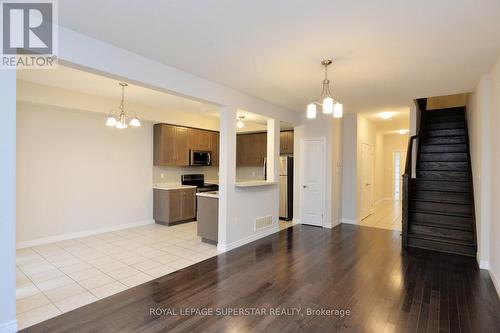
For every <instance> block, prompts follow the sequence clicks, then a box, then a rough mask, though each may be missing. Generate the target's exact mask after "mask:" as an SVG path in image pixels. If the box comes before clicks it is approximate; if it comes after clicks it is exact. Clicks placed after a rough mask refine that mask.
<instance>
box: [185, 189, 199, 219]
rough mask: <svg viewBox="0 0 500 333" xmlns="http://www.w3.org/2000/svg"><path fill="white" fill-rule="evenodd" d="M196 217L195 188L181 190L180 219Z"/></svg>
mask: <svg viewBox="0 0 500 333" xmlns="http://www.w3.org/2000/svg"><path fill="white" fill-rule="evenodd" d="M194 218H196V190H195V189H189V190H182V219H183V220H191V219H194Z"/></svg>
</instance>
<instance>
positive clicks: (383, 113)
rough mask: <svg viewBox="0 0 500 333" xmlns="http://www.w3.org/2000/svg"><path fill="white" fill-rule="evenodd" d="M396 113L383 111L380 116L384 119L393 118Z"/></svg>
mask: <svg viewBox="0 0 500 333" xmlns="http://www.w3.org/2000/svg"><path fill="white" fill-rule="evenodd" d="M393 115H394V112H381V113H379V114H378V116H379V118H382V119H386V120H387V119H391V118H392V116H393Z"/></svg>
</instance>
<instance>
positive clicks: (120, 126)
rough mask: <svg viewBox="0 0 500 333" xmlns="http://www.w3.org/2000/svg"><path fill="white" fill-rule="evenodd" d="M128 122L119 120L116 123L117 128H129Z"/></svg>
mask: <svg viewBox="0 0 500 333" xmlns="http://www.w3.org/2000/svg"><path fill="white" fill-rule="evenodd" d="M127 127H128V126H127V124H126V123H122V122H119V123H118V124H116V128H119V129H123V128H127Z"/></svg>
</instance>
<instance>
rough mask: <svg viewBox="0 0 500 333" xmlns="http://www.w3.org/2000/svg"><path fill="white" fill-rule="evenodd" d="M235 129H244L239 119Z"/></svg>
mask: <svg viewBox="0 0 500 333" xmlns="http://www.w3.org/2000/svg"><path fill="white" fill-rule="evenodd" d="M236 127H238V128H243V127H245V124H244V123H243V121H242V120H241V119H240V120H238V122H237V123H236Z"/></svg>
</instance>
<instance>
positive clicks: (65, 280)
mask: <svg viewBox="0 0 500 333" xmlns="http://www.w3.org/2000/svg"><path fill="white" fill-rule="evenodd" d="M72 283H74V281H73V280H72V279H70V278H69V277H68V276H60V277H58V278H55V279H51V280H47V281H43V282H40V283H35V285H36V286H37V287H38V289H40V290H41V291H43V292H46V291H48V290H52V289H54V288H59V287H64V286H67V285H69V284H72Z"/></svg>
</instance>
